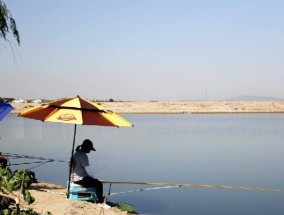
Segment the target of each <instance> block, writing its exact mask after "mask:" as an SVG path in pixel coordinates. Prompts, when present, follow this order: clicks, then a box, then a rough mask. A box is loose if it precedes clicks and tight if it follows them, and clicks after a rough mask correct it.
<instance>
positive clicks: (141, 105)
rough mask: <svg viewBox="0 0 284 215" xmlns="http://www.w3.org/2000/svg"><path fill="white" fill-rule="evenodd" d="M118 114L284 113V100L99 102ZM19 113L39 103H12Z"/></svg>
mask: <svg viewBox="0 0 284 215" xmlns="http://www.w3.org/2000/svg"><path fill="white" fill-rule="evenodd" d="M98 104H100V105H102V106H103V107H104V108H105V109H107V110H111V111H113V112H115V113H117V114H236V113H247V114H255V113H263V114H268V113H284V101H233V102H227V101H194V102H170V101H169V102H98ZM11 105H12V106H13V107H14V110H12V111H11V113H13V114H19V113H20V112H21V111H24V110H27V109H28V108H32V107H36V106H38V105H40V104H37V103H11Z"/></svg>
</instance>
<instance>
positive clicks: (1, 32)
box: [0, 0, 20, 45]
mask: <svg viewBox="0 0 284 215" xmlns="http://www.w3.org/2000/svg"><path fill="white" fill-rule="evenodd" d="M9 30H11V31H12V33H13V36H14V37H15V39H16V40H17V43H18V44H19V45H20V35H19V31H18V29H17V25H16V21H15V20H14V18H13V17H12V15H11V13H10V11H9V10H8V8H7V6H6V4H5V3H4V2H3V1H2V0H0V37H3V38H4V40H5V41H8V40H7V34H8V33H9Z"/></svg>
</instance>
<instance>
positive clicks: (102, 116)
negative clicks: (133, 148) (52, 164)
mask: <svg viewBox="0 0 284 215" xmlns="http://www.w3.org/2000/svg"><path fill="white" fill-rule="evenodd" d="M19 116H20V117H25V118H29V119H35V120H41V121H46V122H59V123H69V124H75V129H74V139H73V145H72V151H71V158H70V169H69V180H68V192H67V196H69V188H70V179H71V168H72V161H73V154H74V145H75V137H76V125H99V126H115V127H122V126H133V125H132V124H131V123H130V122H128V121H127V120H125V119H123V118H122V117H120V116H119V115H117V114H115V113H113V112H112V111H110V110H105V109H104V108H103V107H102V106H100V105H98V104H95V103H93V102H91V101H88V100H85V99H82V98H81V97H80V96H77V97H75V98H67V99H61V100H57V101H54V102H51V103H49V104H47V105H42V106H38V107H35V108H31V109H28V110H26V111H23V112H21V113H20V114H19Z"/></svg>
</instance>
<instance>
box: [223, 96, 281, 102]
mask: <svg viewBox="0 0 284 215" xmlns="http://www.w3.org/2000/svg"><path fill="white" fill-rule="evenodd" d="M283 100H284V99H282V98H277V97H273V96H248V95H241V96H236V97H231V98H227V99H226V101H283Z"/></svg>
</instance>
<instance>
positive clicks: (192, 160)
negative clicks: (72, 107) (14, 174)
mask: <svg viewBox="0 0 284 215" xmlns="http://www.w3.org/2000/svg"><path fill="white" fill-rule="evenodd" d="M124 117H125V118H126V119H128V120H129V121H131V122H132V123H133V124H134V125H135V127H133V128H110V127H98V126H78V127H77V138H76V142H77V143H78V144H80V143H81V142H82V141H83V140H84V139H85V138H89V139H91V140H92V141H93V142H94V143H95V148H96V149H97V151H96V152H94V153H91V154H90V156H89V157H90V160H91V162H92V163H93V164H94V165H93V168H94V170H96V174H97V177H98V178H101V179H105V180H113V181H144V182H173V183H194V184H211V185H229V186H230V185H240V186H253V187H269V188H281V189H284V170H283V164H284V156H283V154H284V142H283V140H284V115H283V114H263V115H259V114H237V115H234V114H232V115H124ZM73 130H74V126H73V125H64V124H57V123H43V122H40V121H35V120H29V119H24V118H18V117H16V116H13V115H10V116H8V117H6V118H5V119H4V120H3V121H1V122H0V137H2V138H1V139H0V151H2V152H9V153H17V154H24V155H33V156H42V157H47V158H54V159H62V160H66V161H68V160H69V157H70V153H71V145H72V141H73ZM10 161H11V163H14V164H15V163H20V162H21V161H20V160H10ZM34 166H36V164H30V165H22V166H21V167H25V168H33V167H34ZM19 167H20V166H13V168H19ZM32 170H33V171H34V172H35V173H36V176H37V178H38V179H39V180H44V181H48V182H52V183H57V184H61V185H66V181H67V178H68V163H67V162H65V163H60V162H53V163H47V164H44V165H41V166H37V167H35V168H33V169H32ZM148 187H151V186H136V185H113V186H112V190H111V191H112V192H122V191H128V190H136V189H141V188H148ZM105 190H106V191H107V190H108V186H107V185H106V186H105ZM110 200H112V201H124V202H127V203H130V204H133V205H135V206H136V210H137V211H138V212H140V213H142V214H193V215H199V214H200V215H201V214H202V215H204V214H205V215H206V214H210V215H212V214H216V215H228V214H230V215H232V214H238V215H239V214H257V215H262V214H263V215H264V214H265V215H267V214H270V215H271V214H273V215H274V214H279V215H280V214H281V215H283V214H284V204H283V202H284V193H274V192H260V191H242V190H225V189H207V188H190V187H182V188H170V189H160V190H152V191H143V192H133V193H127V194H120V195H113V196H112V197H111V198H110Z"/></svg>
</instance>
